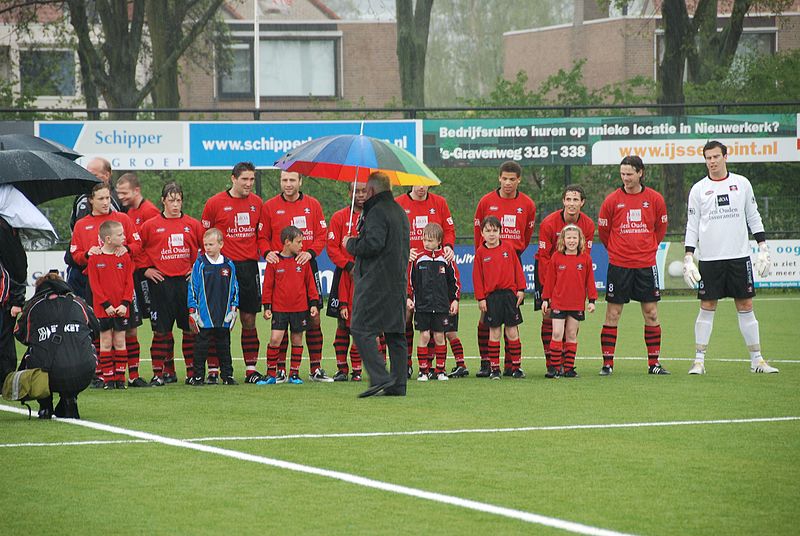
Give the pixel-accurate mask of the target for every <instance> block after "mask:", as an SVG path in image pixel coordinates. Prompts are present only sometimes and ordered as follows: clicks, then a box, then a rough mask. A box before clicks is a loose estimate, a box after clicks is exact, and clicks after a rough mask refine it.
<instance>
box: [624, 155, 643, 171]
mask: <svg viewBox="0 0 800 536" xmlns="http://www.w3.org/2000/svg"><path fill="white" fill-rule="evenodd" d="M619 165H620V166H631V167H632V168H633V169H635V170H636V171H642V172H644V162H642V159H641V158H639V157H638V156H636V155H628V156H626V157H625V158H623V159H622V162H620V163H619Z"/></svg>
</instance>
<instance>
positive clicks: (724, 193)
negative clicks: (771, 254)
mask: <svg viewBox="0 0 800 536" xmlns="http://www.w3.org/2000/svg"><path fill="white" fill-rule="evenodd" d="M748 228H749V232H752V233H762V232H764V224H763V223H761V214H759V213H758V205H757V204H756V198H755V195H753V187H752V185H751V184H750V181H749V180H747V178H746V177H743V176H741V175H737V174H735V173H728V176H727V177H726V178H725V179H722V180H718V181H714V180H711V179H710V178H708V176H705V177H704V178H703V179H701V180H700V181H699V182H697V183H695V185H694V186H692V191H691V192H689V211H688V214H687V221H686V240H685V244H686V245H687V246H693V247H695V248H697V251H696V255H697V257H698V259H700V260H701V261H717V260H724V259H740V258H743V257H749V256H750V245H749V236H750V235H749V233H748Z"/></svg>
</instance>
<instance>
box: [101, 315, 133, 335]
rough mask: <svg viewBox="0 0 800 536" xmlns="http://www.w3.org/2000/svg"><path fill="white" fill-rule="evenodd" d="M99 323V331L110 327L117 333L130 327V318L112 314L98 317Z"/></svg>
mask: <svg viewBox="0 0 800 536" xmlns="http://www.w3.org/2000/svg"><path fill="white" fill-rule="evenodd" d="M97 321H98V322H99V323H100V331H108V330H109V329H112V330H114V331H116V332H117V333H119V332H122V331H125V330H127V329H130V328H131V326H130V318H122V317H120V316H112V317H106V318H98V319H97Z"/></svg>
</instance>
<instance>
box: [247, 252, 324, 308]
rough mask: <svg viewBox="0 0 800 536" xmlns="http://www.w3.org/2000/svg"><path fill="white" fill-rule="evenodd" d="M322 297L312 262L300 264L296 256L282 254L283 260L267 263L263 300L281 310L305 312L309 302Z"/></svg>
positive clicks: (262, 292) (265, 303) (281, 258)
mask: <svg viewBox="0 0 800 536" xmlns="http://www.w3.org/2000/svg"><path fill="white" fill-rule="evenodd" d="M317 300H319V293H318V292H317V284H316V283H315V282H314V274H312V273H311V264H310V263H305V264H297V261H296V260H295V258H294V257H284V256H283V255H280V261H279V262H277V263H275V264H269V263H267V268H266V270H264V285H263V288H262V290H261V303H262V304H264V305H269V306H270V309H272V310H273V311H278V312H281V313H302V312H303V311H308V309H309V308H310V306H309V302H312V301H317Z"/></svg>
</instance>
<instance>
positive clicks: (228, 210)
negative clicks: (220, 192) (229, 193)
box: [222, 207, 233, 212]
mask: <svg viewBox="0 0 800 536" xmlns="http://www.w3.org/2000/svg"><path fill="white" fill-rule="evenodd" d="M232 210H233V207H222V211H223V212H230V211H232Z"/></svg>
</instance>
